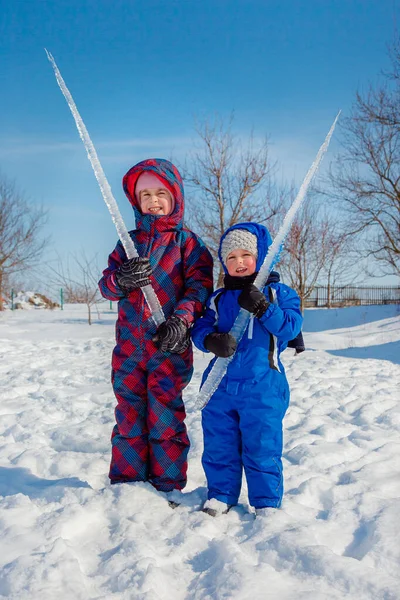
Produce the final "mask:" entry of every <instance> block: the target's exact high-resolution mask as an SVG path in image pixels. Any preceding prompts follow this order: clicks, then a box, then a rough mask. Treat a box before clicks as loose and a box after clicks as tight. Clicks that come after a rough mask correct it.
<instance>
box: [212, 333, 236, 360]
mask: <svg viewBox="0 0 400 600" xmlns="http://www.w3.org/2000/svg"><path fill="white" fill-rule="evenodd" d="M204 347H205V348H206V349H207V350H209V351H210V352H212V353H213V354H215V355H216V356H219V357H220V358H228V356H232V354H234V353H235V350H236V348H237V342H236V340H235V338H234V337H233V336H232V335H231V334H230V333H209V334H208V335H207V336H206V338H205V340H204Z"/></svg>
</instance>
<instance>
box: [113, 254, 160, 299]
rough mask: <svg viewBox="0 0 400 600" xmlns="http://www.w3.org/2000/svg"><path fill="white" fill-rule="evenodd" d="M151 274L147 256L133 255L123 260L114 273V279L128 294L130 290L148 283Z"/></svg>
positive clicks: (149, 282)
mask: <svg viewBox="0 0 400 600" xmlns="http://www.w3.org/2000/svg"><path fill="white" fill-rule="evenodd" d="M151 274H152V270H151V266H150V261H149V259H148V258H142V257H139V256H138V257H135V258H130V259H129V260H127V261H126V262H124V263H123V264H122V265H121V266H120V268H119V269H118V271H117V272H116V273H115V281H116V282H117V284H118V286H119V287H120V288H121V290H122V291H123V292H124V293H125V294H128V293H129V292H131V291H132V290H134V289H136V288H140V287H144V286H145V285H150V284H151V281H150V279H149V277H150V275H151Z"/></svg>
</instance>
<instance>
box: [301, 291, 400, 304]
mask: <svg viewBox="0 0 400 600" xmlns="http://www.w3.org/2000/svg"><path fill="white" fill-rule="evenodd" d="M366 304H400V286H394V285H393V286H382V287H378V286H352V285H346V286H332V287H330V288H328V286H318V287H315V288H314V289H313V291H312V293H311V296H310V297H309V298H307V299H306V301H305V307H306V308H311V307H317V306H321V307H322V306H325V307H330V308H337V307H341V306H361V305H366Z"/></svg>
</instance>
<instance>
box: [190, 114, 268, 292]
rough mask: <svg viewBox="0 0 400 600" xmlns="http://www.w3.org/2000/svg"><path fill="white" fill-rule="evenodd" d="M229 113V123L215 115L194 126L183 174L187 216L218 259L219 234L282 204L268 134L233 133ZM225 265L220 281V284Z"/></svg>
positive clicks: (259, 218)
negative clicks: (243, 137) (258, 138)
mask: <svg viewBox="0 0 400 600" xmlns="http://www.w3.org/2000/svg"><path fill="white" fill-rule="evenodd" d="M232 122H233V118H232V117H231V118H230V120H229V122H228V123H227V124H225V123H224V122H223V121H222V119H220V118H219V117H217V118H216V119H215V120H214V122H213V123H210V122H208V121H206V122H204V123H200V124H198V125H197V126H196V132H197V134H198V137H199V143H198V146H197V148H195V149H194V150H193V152H192V153H191V154H190V155H189V157H188V159H187V161H186V166H185V168H184V179H185V182H187V183H188V184H189V187H190V188H191V189H192V192H193V193H192V194H191V196H190V197H189V201H188V208H189V220H190V223H191V226H192V227H193V229H194V230H195V231H197V232H198V233H199V235H201V237H202V239H203V240H204V242H205V243H206V244H207V246H208V248H209V249H210V251H211V253H212V255H213V257H214V258H215V259H217V256H218V245H219V240H220V238H221V235H222V234H223V233H224V231H226V229H227V228H228V227H230V226H232V225H234V224H235V223H240V222H242V221H257V222H258V223H263V222H266V221H268V220H269V219H271V217H273V216H274V215H275V214H276V213H277V210H278V206H279V202H280V198H279V191H277V187H276V186H275V185H274V182H273V174H274V171H275V164H274V163H272V161H271V160H270V157H269V151H268V140H267V139H265V140H263V141H262V142H261V143H260V144H256V142H255V140H254V137H253V136H250V138H249V140H248V141H247V143H246V144H245V145H243V144H242V143H240V142H239V141H238V140H237V138H235V136H234V134H233V133H232ZM222 277H223V273H222V270H220V272H219V280H218V284H219V285H220V284H221V281H222Z"/></svg>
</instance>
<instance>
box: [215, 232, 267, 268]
mask: <svg viewBox="0 0 400 600" xmlns="http://www.w3.org/2000/svg"><path fill="white" fill-rule="evenodd" d="M239 248H243V250H248V251H249V252H251V253H252V254H254V256H255V257H256V258H257V254H258V252H257V237H256V236H255V235H254V234H253V233H250V231H248V230H247V229H231V231H229V232H228V233H227V234H226V236H225V237H224V239H223V240H222V244H221V256H222V261H223V263H224V265H225V266H226V259H227V258H228V255H229V254H230V253H231V252H233V250H238V249H239Z"/></svg>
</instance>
